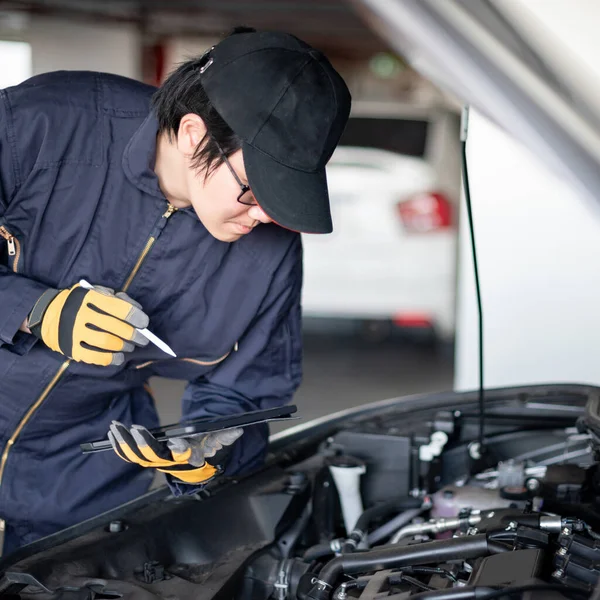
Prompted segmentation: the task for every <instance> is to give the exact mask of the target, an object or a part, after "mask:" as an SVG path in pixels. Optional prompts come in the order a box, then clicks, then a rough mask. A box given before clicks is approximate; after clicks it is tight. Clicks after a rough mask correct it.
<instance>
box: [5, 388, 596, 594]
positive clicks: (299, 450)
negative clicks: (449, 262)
mask: <svg viewBox="0 0 600 600" xmlns="http://www.w3.org/2000/svg"><path fill="white" fill-rule="evenodd" d="M474 400H475V396H474V395H473V394H446V395H443V394H440V395H437V396H436V395H431V396H422V397H416V398H412V399H407V400H404V401H402V402H390V403H387V404H386V403H384V404H381V403H380V404H378V405H376V406H375V405H373V406H374V407H373V408H369V409H368V410H365V411H364V412H360V413H358V414H353V415H350V416H348V417H344V418H340V419H338V420H334V421H332V422H330V423H326V424H325V425H323V426H322V427H320V428H319V427H312V428H308V429H307V430H306V431H304V432H300V433H297V434H295V435H293V436H292V437H291V439H287V440H286V439H285V436H283V437H282V440H283V441H282V442H280V443H279V444H277V443H274V444H273V446H272V450H273V452H272V456H271V458H270V460H269V461H268V463H267V465H266V466H265V468H264V469H262V470H261V471H260V472H258V473H254V474H252V475H249V476H246V477H243V478H240V479H238V480H228V481H226V482H225V481H223V482H219V483H216V484H215V485H213V486H212V487H211V486H208V487H207V489H206V490H204V491H203V492H201V493H199V494H196V495H194V496H190V497H179V498H174V497H171V496H168V495H166V494H165V493H164V491H160V490H159V491H156V492H152V493H151V494H149V495H148V497H147V498H144V499H140V500H139V501H136V502H135V503H133V504H132V505H131V506H127V507H121V508H120V509H117V510H115V511H112V512H111V513H110V514H105V515H102V516H100V517H98V518H96V519H94V520H92V521H90V522H86V523H84V524H81V525H80V526H76V527H75V528H72V529H71V530H66V531H65V532H61V533H60V534H56V536H51V537H49V538H46V539H45V540H40V542H37V543H36V544H33V545H31V546H32V547H31V548H29V547H26V548H23V549H21V550H20V551H18V552H17V553H16V554H15V555H14V556H12V557H6V558H5V559H3V561H2V562H1V563H0V569H1V573H2V578H1V579H0V593H1V594H2V597H3V598H4V597H12V598H15V599H32V600H33V599H34V598H35V599H40V600H46V599H48V600H50V599H52V600H101V599H109V598H124V599H132V600H156V599H164V600H166V599H169V600H175V599H182V600H183V599H188V598H189V599H192V598H193V599H209V598H235V599H236V600H259V599H260V600H267V599H273V600H296V599H297V600H353V599H360V600H379V599H381V598H392V599H393V600H409V599H410V600H429V599H431V600H433V599H444V600H446V599H447V600H450V599H461V600H463V599H471V598H473V599H475V598H477V599H478V598H527V599H528V600H536V599H537V600H545V599H549V600H554V599H556V600H558V599H562V598H596V599H597V598H600V586H598V581H599V579H600V471H599V468H600V467H599V464H600V463H599V461H600V392H599V390H597V389H596V388H591V387H584V386H544V387H542V386H537V387H530V388H515V389H508V390H498V391H496V392H490V393H489V394H488V397H487V402H488V405H487V406H488V407H489V412H488V414H487V417H486V436H485V447H484V448H482V447H481V446H480V444H479V442H478V441H477V433H476V432H477V426H478V418H479V416H478V413H477V403H476V402H475V401H474ZM159 496H160V498H159Z"/></svg>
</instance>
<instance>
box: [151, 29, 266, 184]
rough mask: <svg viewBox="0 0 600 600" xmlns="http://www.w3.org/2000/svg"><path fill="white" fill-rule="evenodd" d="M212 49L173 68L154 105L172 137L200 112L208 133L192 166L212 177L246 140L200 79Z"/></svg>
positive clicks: (161, 127)
mask: <svg viewBox="0 0 600 600" xmlns="http://www.w3.org/2000/svg"><path fill="white" fill-rule="evenodd" d="M254 31H256V30H255V29H254V28H252V27H235V28H234V29H233V30H232V31H231V32H230V33H229V35H235V34H237V33H251V32H254ZM208 58H209V56H208V52H207V53H205V54H203V55H202V56H198V57H195V58H192V59H191V60H188V61H186V62H184V63H182V64H181V65H179V67H178V68H177V69H176V70H175V71H173V72H172V73H171V74H170V75H169V76H168V77H167V79H166V80H165V81H164V83H163V84H162V85H161V86H160V88H159V89H158V90H157V91H156V92H155V93H154V96H153V97H152V108H153V109H154V111H155V113H156V117H157V119H158V131H159V133H166V134H167V135H168V137H169V139H173V136H175V137H177V132H178V131H179V124H180V123H181V119H182V117H183V116H184V115H187V114H189V113H193V114H195V115H198V116H199V117H200V118H201V119H202V121H204V125H205V126H206V135H205V136H204V137H203V138H202V139H201V140H200V142H199V143H198V145H197V146H196V150H195V151H194V155H193V157H192V166H193V167H194V168H196V169H198V170H199V171H202V170H204V172H205V177H208V175H210V174H211V173H212V172H213V171H214V170H215V169H216V168H217V167H218V166H219V165H221V164H222V163H223V156H222V154H221V152H220V151H219V147H220V148H221V149H222V150H223V152H224V154H225V156H230V155H231V154H233V153H234V152H236V151H237V150H239V149H240V148H241V147H242V140H241V138H240V137H239V136H237V135H236V134H235V133H234V132H233V130H232V129H231V127H229V125H227V123H225V121H224V120H223V119H222V117H221V115H219V113H218V112H217V110H216V109H215V107H214V106H213V105H212V104H211V102H210V100H209V99H208V96H207V94H206V92H205V91H204V88H203V87H202V83H201V82H200V75H201V74H200V68H201V67H202V66H203V65H204V64H205V62H206V61H207V60H208Z"/></svg>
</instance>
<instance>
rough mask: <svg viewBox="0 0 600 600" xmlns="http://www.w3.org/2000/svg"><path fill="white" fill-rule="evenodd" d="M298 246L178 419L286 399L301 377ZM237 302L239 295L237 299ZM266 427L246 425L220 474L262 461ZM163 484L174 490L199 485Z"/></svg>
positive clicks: (192, 390) (192, 387)
mask: <svg viewBox="0 0 600 600" xmlns="http://www.w3.org/2000/svg"><path fill="white" fill-rule="evenodd" d="M301 288H302V244H301V239H300V236H299V235H298V236H297V239H296V240H295V242H294V245H293V247H292V248H291V249H290V250H289V252H288V254H287V256H286V257H285V259H284V261H283V263H282V264H281V265H280V268H279V269H278V271H277V272H276V274H275V276H274V279H273V281H272V284H271V288H270V292H269V294H268V295H267V297H266V299H265V300H264V301H263V304H262V307H261V310H260V311H259V314H258V315H257V316H256V318H255V319H254V321H253V323H252V325H251V326H250V327H249V329H248V330H247V331H246V333H245V335H244V336H243V337H242V339H241V340H240V341H239V348H238V350H237V351H235V352H233V353H232V354H231V355H230V356H229V357H228V358H227V359H226V360H225V361H224V362H223V363H222V365H220V366H219V367H218V368H217V369H215V370H214V371H213V372H212V373H211V374H209V375H207V376H206V377H203V378H202V379H200V380H196V381H193V382H190V383H189V384H188V386H187V387H186V390H185V393H184V396H183V419H184V420H188V419H195V418H199V417H206V416H216V415H229V414H234V413H240V412H246V411H251V410H261V409H266V408H273V407H277V406H282V405H284V404H287V403H288V402H290V400H291V399H292V396H293V394H294V392H295V391H296V390H297V388H298V386H299V385H300V382H301V379H302V333H301V305H300V297H301ZM240 301H242V299H241V298H240ZM268 433H269V431H268V426H267V425H266V424H261V425H253V426H251V427H246V428H245V430H244V434H243V435H242V437H241V438H240V439H239V440H238V441H237V442H235V444H234V445H233V448H232V450H231V455H230V456H229V458H228V461H227V466H226V468H225V473H224V474H225V475H233V474H236V473H242V472H248V471H250V470H252V469H253V468H256V467H258V466H260V465H261V463H262V462H263V460H264V457H265V454H266V449H267V441H268ZM169 484H170V486H171V488H172V490H173V492H174V493H175V494H181V493H191V492H193V491H194V489H198V487H199V486H195V488H192V486H189V485H186V484H179V483H174V482H173V480H172V479H169Z"/></svg>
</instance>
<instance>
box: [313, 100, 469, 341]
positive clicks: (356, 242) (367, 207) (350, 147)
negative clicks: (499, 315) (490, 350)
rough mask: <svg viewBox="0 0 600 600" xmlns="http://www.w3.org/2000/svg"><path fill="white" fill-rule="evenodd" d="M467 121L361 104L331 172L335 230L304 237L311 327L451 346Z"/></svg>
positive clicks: (420, 109)
mask: <svg viewBox="0 0 600 600" xmlns="http://www.w3.org/2000/svg"><path fill="white" fill-rule="evenodd" d="M458 128H459V119H458V116H457V113H456V112H454V111H452V110H449V109H447V108H442V107H440V106H436V105H433V106H431V107H428V106H426V105H425V106H416V105H403V104H399V103H390V102H387V103H377V102H358V103H355V105H354V108H353V115H352V118H351V119H350V122H349V123H348V126H347V128H346V131H345V133H344V136H343V137H342V141H341V144H340V146H339V147H338V149H337V150H336V151H335V153H334V155H333V157H332V159H331V161H330V162H329V165H328V167H327V175H328V181H329V192H330V199H331V204H332V212H333V221H334V231H333V233H332V234H331V235H327V236H319V235H310V234H308V235H304V236H303V241H304V256H305V282H304V292H303V310H304V315H305V323H306V324H307V325H306V326H307V328H310V327H311V326H312V325H313V323H314V324H315V325H317V326H319V327H322V323H318V322H317V319H323V318H339V319H346V320H350V321H352V322H353V323H354V324H355V325H356V329H357V330H358V331H359V332H361V334H363V335H366V336H369V337H370V338H383V337H386V336H388V335H389V334H390V333H392V331H393V329H394V328H400V329H402V330H408V331H410V332H412V333H417V334H418V335H419V336H420V337H421V338H422V337H423V336H425V337H428V338H431V339H440V340H443V341H444V342H449V341H451V340H452V338H453V334H454V325H455V319H454V312H455V307H454V291H455V264H456V235H457V214H458V211H457V209H456V206H457V201H458V198H459V186H460V177H459V173H460V171H459V168H458V156H459V147H458V144H459V137H458Z"/></svg>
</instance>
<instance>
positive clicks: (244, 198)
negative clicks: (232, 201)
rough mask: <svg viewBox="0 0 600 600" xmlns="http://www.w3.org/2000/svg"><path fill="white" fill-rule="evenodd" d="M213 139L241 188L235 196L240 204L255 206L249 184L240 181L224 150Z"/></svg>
mask: <svg viewBox="0 0 600 600" xmlns="http://www.w3.org/2000/svg"><path fill="white" fill-rule="evenodd" d="M213 141H214V142H215V146H216V147H217V148H218V150H219V152H220V153H221V156H222V157H223V162H224V163H225V164H226V165H227V168H228V169H229V170H230V171H231V174H232V175H233V178H234V179H235V180H236V181H237V184H238V185H239V186H240V189H241V190H242V191H241V192H240V195H239V196H238V197H237V201H238V202H239V203H240V204H244V205H245V206H256V205H257V204H258V203H257V202H256V200H255V199H254V196H253V195H252V190H251V189H250V186H249V185H246V184H245V183H242V180H241V179H240V178H239V177H238V174H237V173H236V172H235V170H234V168H233V166H232V164H231V163H230V162H229V159H228V158H227V156H226V155H225V152H223V149H222V148H221V146H219V144H217V142H216V141H215V140H214V138H213Z"/></svg>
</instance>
